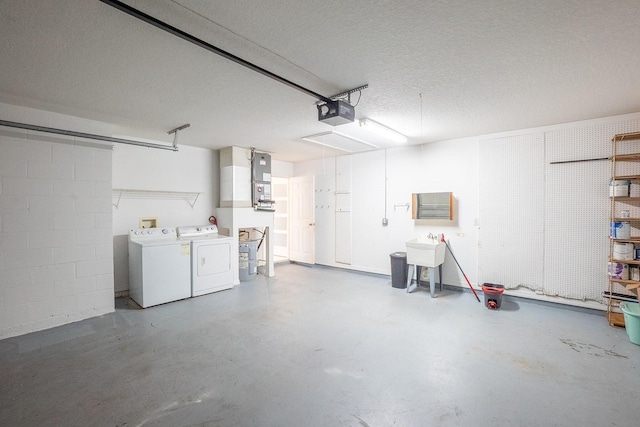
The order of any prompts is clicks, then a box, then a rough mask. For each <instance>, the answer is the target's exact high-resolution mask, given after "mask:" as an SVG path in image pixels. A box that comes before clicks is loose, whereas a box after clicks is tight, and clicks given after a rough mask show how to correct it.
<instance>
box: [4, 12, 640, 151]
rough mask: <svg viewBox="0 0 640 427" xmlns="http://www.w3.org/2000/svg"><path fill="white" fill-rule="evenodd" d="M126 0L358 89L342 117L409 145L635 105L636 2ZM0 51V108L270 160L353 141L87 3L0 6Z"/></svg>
mask: <svg viewBox="0 0 640 427" xmlns="http://www.w3.org/2000/svg"><path fill="white" fill-rule="evenodd" d="M126 3H127V4H129V5H131V6H133V7H135V8H137V9H139V10H141V11H143V12H145V13H148V14H150V15H152V16H154V17H156V18H158V19H161V20H163V21H165V22H167V23H169V24H171V25H173V26H175V27H177V28H179V29H181V30H183V31H186V32H188V33H190V34H193V35H194V36H196V37H199V38H201V39H203V40H205V41H207V42H209V43H211V44H213V45H215V46H217V47H220V48H222V49H224V50H227V51H228V52H230V53H232V54H234V55H236V56H239V57H241V58H243V59H245V60H248V61H250V62H253V63H255V64H256V65H258V66H260V67H263V68H265V69H267V70H269V71H271V72H274V73H276V74H278V75H281V76H282V77H284V78H287V79H289V80H291V81H293V82H295V83H297V84H299V85H301V86H304V87H306V88H308V89H310V90H312V91H314V92H317V93H320V94H322V95H324V96H331V95H334V94H336V93H340V92H342V91H344V90H347V89H350V88H353V87H357V86H360V85H363V84H368V85H369V88H368V89H365V90H364V91H362V93H361V96H360V97H359V95H358V94H357V93H356V94H354V95H353V96H352V99H351V101H352V103H356V102H358V105H357V106H356V117H357V118H363V117H368V118H371V119H374V120H376V121H378V122H381V123H383V124H385V125H387V126H389V127H392V128H394V129H396V130H398V131H400V132H401V133H403V134H405V135H407V136H408V137H409V143H410V144H420V143H425V142H432V141H439V140H446V139H452V138H457V137H465V136H472V135H481V134H486V133H494V132H501V131H508V130H515V129H523V128H529V127H536V126H543V125H549V124H555V123H562V122H569V121H576V120H583V119H590V118H597V117H604V116H610V115H616V114H623V113H629V112H637V111H640V55H639V54H638V46H640V25H639V24H638V23H639V22H640V2H639V1H637V0H627V1H624V0H618V1H615V2H612V1H608V0H574V1H571V0H564V1H557V0H539V1H535V2H532V1H529V0H484V1H476V2H469V1H463V0H460V1H444V0H442V1H435V0H431V1H429V0H393V1H392V0H351V1H348V2H346V1H341V0H325V1H323V2H318V1H311V0H273V1H262V2H257V1H250V0H236V1H233V2H230V1H226V0H175V1H169V0H127V1H126ZM0 58H1V60H2V67H1V68H0V102H5V103H9V104H16V105H23V106H28V107H34V108H41V109H45V110H49V111H55V112H60V113H65V114H71V115H75V116H79V117H85V118H90V119H95V120H102V121H106V122H109V123H114V124H116V125H117V126H116V129H115V131H114V133H118V134H123V135H131V136H135V137H142V138H149V139H153V140H157V141H169V142H170V141H171V137H169V136H168V135H167V134H166V131H168V130H170V129H173V128H175V127H177V126H180V125H182V124H184V123H190V124H191V127H190V128H189V129H186V130H184V131H182V132H181V134H180V144H183V145H193V146H200V147H210V148H221V147H226V146H229V145H237V146H244V147H256V148H257V149H259V150H264V151H269V152H271V153H272V154H273V157H274V158H275V159H280V160H286V161H298V160H304V159H309V158H318V157H321V156H323V155H333V154H337V153H340V151H336V150H333V149H331V148H330V147H328V146H326V145H320V144H315V143H312V142H308V141H305V140H303V139H302V138H303V137H305V136H309V135H318V134H323V133H325V132H330V131H331V130H336V131H339V132H340V133H342V134H347V135H350V136H353V137H356V138H358V139H363V140H364V139H367V138H368V137H367V136H366V134H364V133H363V131H362V130H361V129H359V128H358V126H357V124H350V125H343V126H338V127H335V128H334V127H332V126H329V125H327V124H324V123H320V122H318V121H317V112H316V108H315V102H316V99H314V98H313V97H311V96H309V95H306V94H304V93H301V92H299V91H296V90H294V89H292V88H290V87H288V86H285V85H283V84H281V83H279V82H276V81H274V80H271V79H269V78H267V77H265V76H263V75H261V74H258V73H256V72H254V71H251V70H249V69H246V68H244V67H242V66H240V65H238V64H236V63H234V62H231V61H229V60H227V59H224V58H222V57H219V56H217V55H214V54H212V53H210V52H208V51H206V50H204V49H201V48H199V47H197V46H194V45H192V44H189V43H188V42H186V41H184V40H182V39H179V38H177V37H175V36H173V35H170V34H168V33H165V32H163V31H161V30H159V29H157V28H154V27H152V26H151V25H149V24H146V23H144V22H142V21H139V20H137V19H135V18H133V17H131V16H128V15H126V14H125V13H123V12H121V11H119V10H117V9H114V8H112V7H110V6H108V5H106V4H104V3H101V2H99V1H98V0H92V1H90V0H65V1H59V0H0ZM0 119H1V117H0ZM376 144H377V143H376ZM383 144H384V143H383ZM377 145H379V146H380V144H377ZM384 146H391V145H390V144H388V145H384Z"/></svg>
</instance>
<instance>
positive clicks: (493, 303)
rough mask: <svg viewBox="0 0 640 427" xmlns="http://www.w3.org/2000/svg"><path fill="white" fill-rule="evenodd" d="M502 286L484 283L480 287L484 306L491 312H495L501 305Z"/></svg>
mask: <svg viewBox="0 0 640 427" xmlns="http://www.w3.org/2000/svg"><path fill="white" fill-rule="evenodd" d="M503 292H504V286H502V285H496V284H494V283H485V284H483V285H482V293H483V294H484V305H486V306H487V308H489V309H491V310H497V309H499V308H500V304H501V303H502V293H503Z"/></svg>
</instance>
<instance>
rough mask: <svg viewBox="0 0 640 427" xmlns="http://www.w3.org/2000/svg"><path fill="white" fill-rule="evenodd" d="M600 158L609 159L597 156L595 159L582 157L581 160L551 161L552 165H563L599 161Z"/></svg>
mask: <svg viewBox="0 0 640 427" xmlns="http://www.w3.org/2000/svg"><path fill="white" fill-rule="evenodd" d="M600 160H609V158H608V157H597V158H594V159H580V160H562V161H558V162H549V164H550V165H561V164H564V163H582V162H597V161H600Z"/></svg>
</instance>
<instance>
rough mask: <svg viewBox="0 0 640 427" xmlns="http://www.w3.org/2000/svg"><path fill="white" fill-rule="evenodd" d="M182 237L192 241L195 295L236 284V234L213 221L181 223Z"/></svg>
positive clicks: (192, 271)
mask: <svg viewBox="0 0 640 427" xmlns="http://www.w3.org/2000/svg"><path fill="white" fill-rule="evenodd" d="M178 237H179V239H181V240H182V241H188V242H190V244H191V296H194V297H196V296H200V295H205V294H209V293H212V292H218V291H222V290H225V289H231V288H233V276H234V275H233V270H232V267H231V265H232V263H231V254H232V251H231V249H232V245H233V238H232V237H229V236H223V235H220V234H218V227H217V226H216V225H213V224H207V225H188V226H180V227H178Z"/></svg>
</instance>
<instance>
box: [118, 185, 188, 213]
mask: <svg viewBox="0 0 640 427" xmlns="http://www.w3.org/2000/svg"><path fill="white" fill-rule="evenodd" d="M199 196H200V193H197V192H192V191H157V190H133V189H128V188H114V189H113V190H112V193H111V198H112V202H111V204H112V205H113V206H115V207H116V209H117V208H118V207H119V206H120V200H122V199H150V200H184V201H185V202H187V203H188V204H189V206H191V208H192V209H193V207H194V206H195V204H196V201H197V200H198V197H199Z"/></svg>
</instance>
